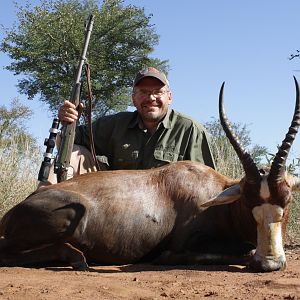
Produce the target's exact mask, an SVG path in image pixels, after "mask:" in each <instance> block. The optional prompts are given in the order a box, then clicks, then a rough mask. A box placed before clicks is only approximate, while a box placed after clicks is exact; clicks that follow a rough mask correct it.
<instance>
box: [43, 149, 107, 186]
mask: <svg viewBox="0 0 300 300" xmlns="http://www.w3.org/2000/svg"><path fill="white" fill-rule="evenodd" d="M102 169H103V170H104V169H107V168H105V167H103V168H102V167H101V170H102ZM96 171H97V168H96V165H95V162H94V159H93V156H92V153H91V152H90V151H89V150H88V149H87V148H85V147H84V146H79V145H76V144H74V147H73V152H72V155H71V160H70V167H69V168H68V172H67V179H70V178H72V177H74V176H78V175H81V174H85V173H89V172H96ZM55 183H57V178H56V174H55V173H54V165H52V167H51V169H50V172H49V177H48V182H40V183H39V185H38V187H41V186H45V185H49V184H55Z"/></svg>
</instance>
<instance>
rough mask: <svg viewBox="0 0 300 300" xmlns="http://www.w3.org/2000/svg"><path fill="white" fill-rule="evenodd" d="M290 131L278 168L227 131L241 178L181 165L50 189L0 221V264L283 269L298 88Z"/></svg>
mask: <svg viewBox="0 0 300 300" xmlns="http://www.w3.org/2000/svg"><path fill="white" fill-rule="evenodd" d="M294 81H295V86H296V104H295V111H294V115H293V119H292V123H291V126H290V127H289V130H288V133H287V135H286V137H285V139H284V140H283V142H282V145H281V146H280V147H279V150H278V152H277V154H276V156H275V158H274V161H273V163H272V165H271V167H270V169H269V170H268V169H263V170H259V169H258V167H257V165H256V164H255V163H254V161H253V159H252V158H251V156H250V155H249V153H248V152H247V151H246V150H245V149H244V148H243V146H242V145H241V144H240V142H239V140H238V139H237V137H236V136H235V135H234V133H233V132H232V129H231V126H230V123H229V121H228V119H227V116H226V114H225V111H224V104H223V89H224V83H223V85H222V87H221V90H220V94H219V114H220V121H221V124H222V126H223V129H224V131H225V133H226V135H227V138H228V139H229V141H230V143H231V145H232V146H233V148H234V149H235V152H236V153H237V155H238V157H239V160H240V162H241V164H242V166H243V169H244V172H245V176H244V177H243V178H242V179H241V180H234V179H231V178H228V177H226V176H224V175H222V174H220V173H219V172H217V171H215V170H213V169H212V168H210V167H208V166H205V165H203V164H201V163H196V162H191V161H181V162H175V163H171V164H169V165H165V166H162V167H160V168H156V169H150V170H118V171H100V172H95V173H88V174H84V175H81V176H78V177H75V178H73V179H70V180H67V181H64V182H61V183H58V184H55V185H50V186H47V187H42V188H40V189H38V190H37V191H35V192H34V193H32V194H31V195H30V196H29V197H27V198H26V199H25V200H24V201H22V202H20V203H19V204H17V205H16V206H14V207H13V208H12V209H10V210H9V211H8V212H7V213H6V214H5V215H4V216H3V218H2V219H1V222H0V236H1V239H0V266H27V265H34V264H46V263H49V262H51V263H54V264H55V263H56V262H58V261H62V262H65V263H66V264H68V265H70V266H72V267H73V269H76V270H88V269H89V265H88V264H90V263H94V264H124V263H126V264H128V263H136V262H143V261H152V262H155V263H159V264H189V263H192V264H195V263H197V264H231V263H236V264H237V263H239V264H244V265H246V266H248V267H250V268H253V269H254V270H256V271H260V272H271V271H277V270H283V269H284V268H285V266H286V257H285V252H284V241H285V234H286V225H287V221H288V210H289V203H290V202H291V199H292V192H293V191H299V190H300V188H299V186H300V184H299V182H300V181H299V179H298V178H297V177H295V176H292V175H291V174H288V173H286V172H285V162H286V160H287V157H288V152H289V150H290V148H291V145H292V143H293V141H294V139H295V136H296V133H297V131H298V127H299V124H300V105H299V86H298V82H297V80H296V78H295V77H294Z"/></svg>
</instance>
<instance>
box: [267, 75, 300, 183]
mask: <svg viewBox="0 0 300 300" xmlns="http://www.w3.org/2000/svg"><path fill="white" fill-rule="evenodd" d="M294 81H295V86H296V104H295V111H294V116H293V120H292V123H291V126H290V128H289V131H288V133H287V134H286V136H285V139H284V140H283V141H282V144H281V146H280V147H279V149H278V152H277V153H276V155H275V158H274V160H273V163H272V165H271V169H270V173H269V177H268V181H269V182H270V183H272V182H273V183H276V182H278V181H281V179H282V178H283V173H284V170H285V162H286V159H287V157H288V154H289V151H290V149H291V146H292V144H293V142H294V140H295V137H296V134H297V132H298V128H299V126H300V104H299V85H298V81H297V79H296V77H295V76H294Z"/></svg>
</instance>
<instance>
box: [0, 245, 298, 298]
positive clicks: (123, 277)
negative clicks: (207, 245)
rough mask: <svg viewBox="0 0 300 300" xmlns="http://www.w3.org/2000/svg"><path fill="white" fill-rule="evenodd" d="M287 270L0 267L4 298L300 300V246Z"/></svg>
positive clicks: (291, 252)
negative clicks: (85, 269) (87, 269)
mask: <svg viewBox="0 0 300 300" xmlns="http://www.w3.org/2000/svg"><path fill="white" fill-rule="evenodd" d="M286 255H287V261H288V266H287V269H286V270H285V271H281V272H273V273H253V272H249V271H247V270H246V269H245V268H244V267H242V266H172V267H169V266H168V267H165V266H153V265H148V264H147V265H146V264H144V265H122V266H101V267H100V266H97V267H94V266H92V267H91V268H90V271H88V272H79V271H73V270H72V269H71V268H68V267H59V268H57V267H56V268H53V267H48V268H0V299H13V300H15V299H22V300H26V299H30V300H32V299H34V300H38V299H50V300H54V299H55V300H56V299H140V300H148V299H149V300H150V299H243V300H244V299H251V300H252V299H266V300H269V299H283V300H284V299H285V300H298V299H300V247H296V248H295V249H290V250H287V251H286Z"/></svg>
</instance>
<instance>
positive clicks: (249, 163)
mask: <svg viewBox="0 0 300 300" xmlns="http://www.w3.org/2000/svg"><path fill="white" fill-rule="evenodd" d="M224 85H225V82H223V84H222V86H221V89H220V94H219V115H220V122H221V125H222V127H223V129H224V131H225V133H226V136H227V138H228V139H229V141H230V143H231V145H232V147H233V148H234V150H235V152H236V154H237V155H238V157H239V159H240V162H241V163H242V166H243V168H244V171H245V174H246V181H247V182H248V183H251V184H256V183H258V182H260V180H261V176H260V174H259V171H258V168H257V166H256V164H255V163H254V161H253V159H252V158H251V156H250V154H249V153H248V152H247V151H246V150H245V149H244V147H243V146H242V145H241V143H240V141H239V139H238V137H237V136H236V135H235V134H234V133H233V131H232V128H231V125H230V122H229V121H228V119H227V116H226V113H225V110H224V101H223V90H224Z"/></svg>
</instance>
